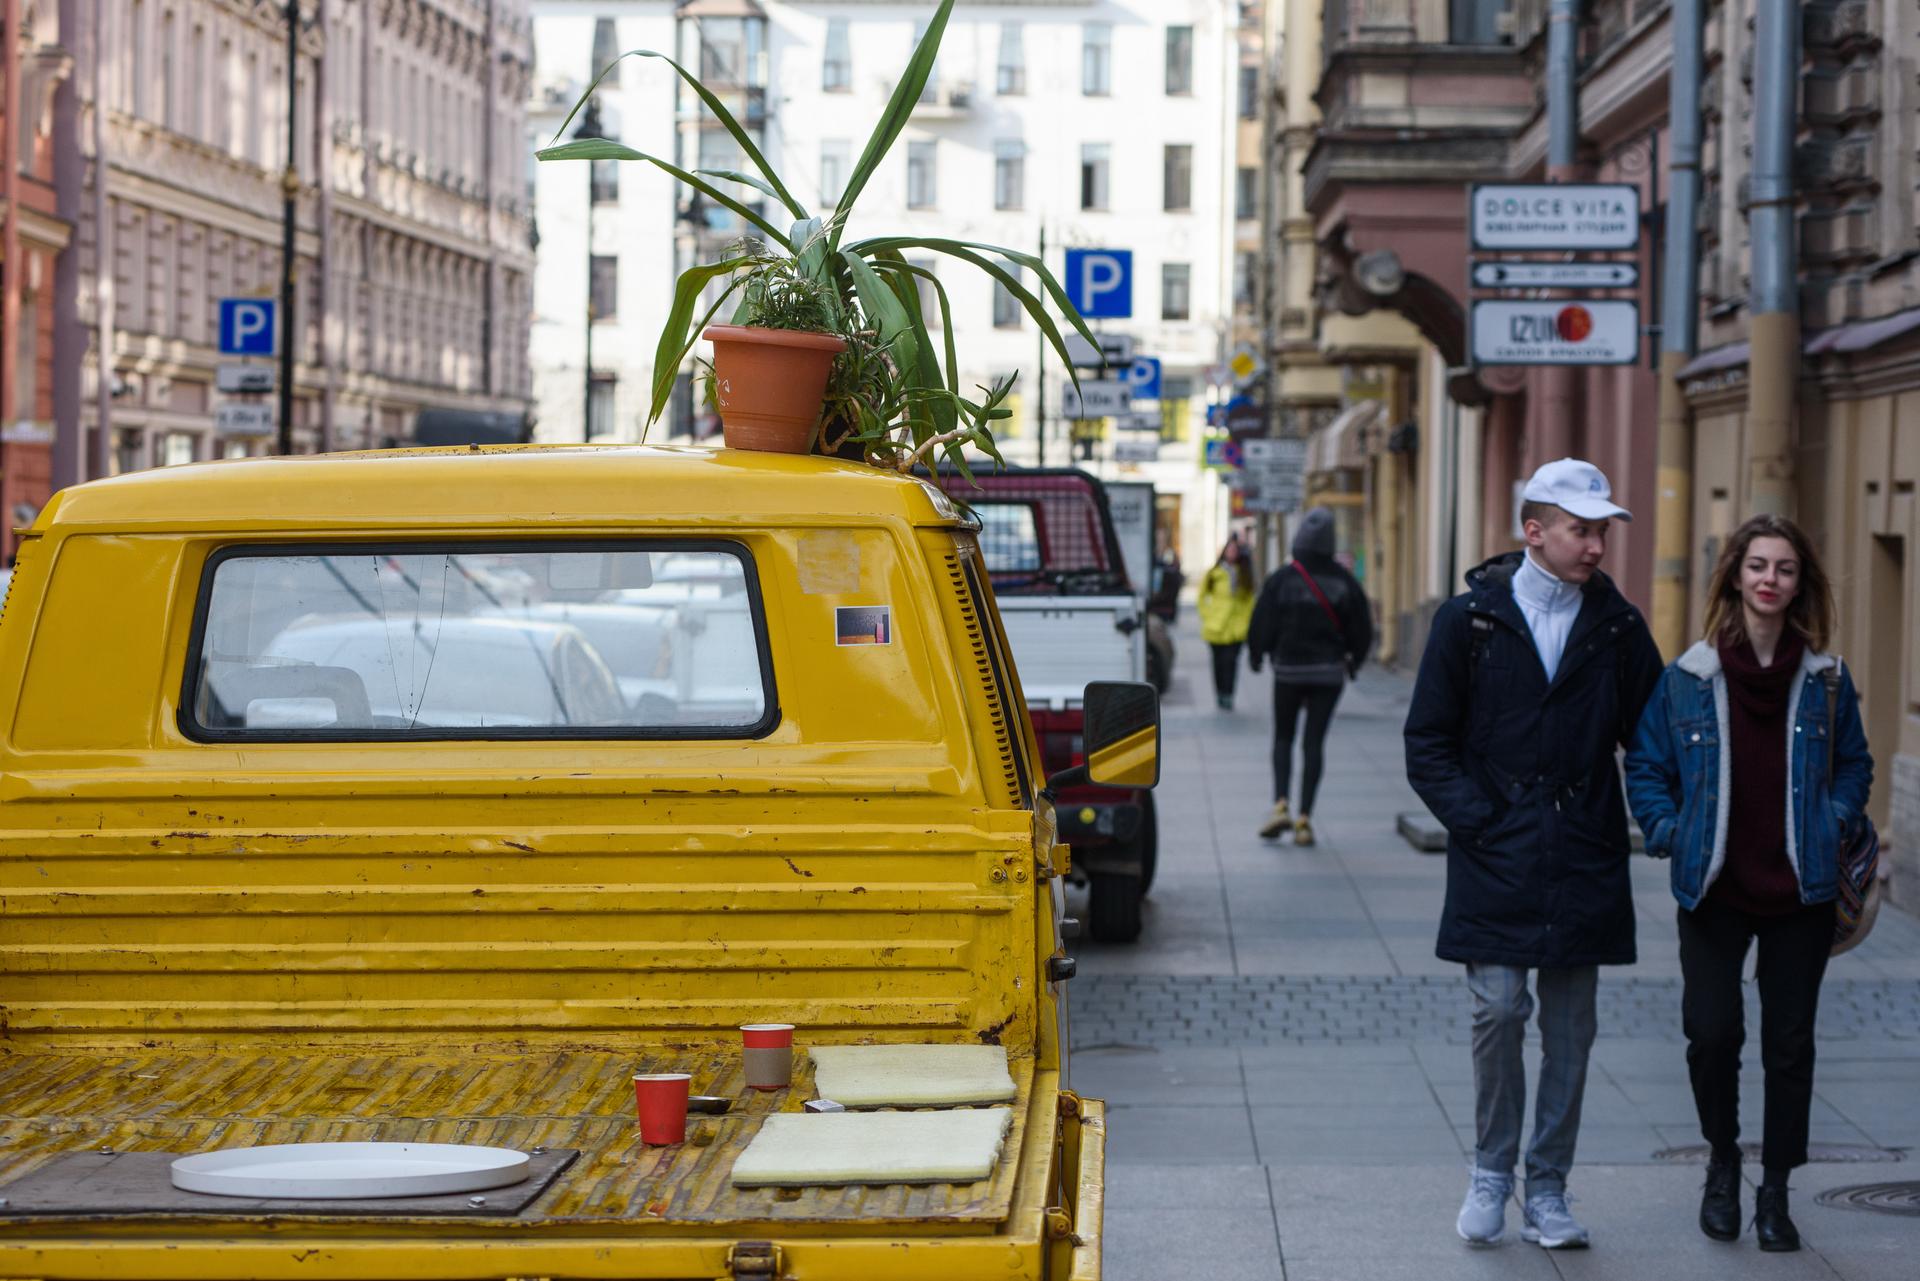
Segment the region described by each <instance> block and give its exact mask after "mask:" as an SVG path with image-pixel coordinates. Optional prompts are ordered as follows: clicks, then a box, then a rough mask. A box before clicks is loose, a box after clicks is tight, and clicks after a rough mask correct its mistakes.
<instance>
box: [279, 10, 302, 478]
mask: <svg viewBox="0 0 1920 1281" xmlns="http://www.w3.org/2000/svg"><path fill="white" fill-rule="evenodd" d="M299 75H300V0H287V163H286V167H285V168H284V170H282V172H281V174H280V452H281V453H283V454H291V453H292V452H293V343H294V337H293V336H294V332H295V330H294V314H293V307H294V297H293V280H294V260H293V232H294V227H293V219H294V214H295V212H296V209H297V207H298V204H299V196H300V171H299V168H298V164H299V161H298V153H297V151H296V150H295V148H296V147H297V145H298V143H299V140H300V129H299V116H300V97H299V92H298V90H299V83H300V80H299Z"/></svg>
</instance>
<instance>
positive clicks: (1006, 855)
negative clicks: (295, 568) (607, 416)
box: [0, 448, 1101, 1278]
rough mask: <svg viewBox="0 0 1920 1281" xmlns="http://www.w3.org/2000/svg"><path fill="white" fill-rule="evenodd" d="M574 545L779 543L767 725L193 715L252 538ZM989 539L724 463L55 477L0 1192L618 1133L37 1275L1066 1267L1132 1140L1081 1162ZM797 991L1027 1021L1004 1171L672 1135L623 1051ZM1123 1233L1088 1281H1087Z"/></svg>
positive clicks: (13, 731)
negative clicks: (374, 724) (808, 1180)
mask: <svg viewBox="0 0 1920 1281" xmlns="http://www.w3.org/2000/svg"><path fill="white" fill-rule="evenodd" d="M581 536H590V537H597V538H607V537H632V538H647V537H656V536H658V537H681V538H685V537H690V536H697V537H701V538H708V539H723V540H728V541H733V542H736V543H738V544H739V545H740V546H742V547H743V548H745V549H746V550H747V551H748V552H749V553H750V554H751V556H752V559H753V563H754V565H755V566H756V568H757V573H758V577H759V582H760V588H761V593H762V600H763V602H764V607H765V611H766V616H767V624H768V631H769V641H770V644H771V647H772V654H771V658H772V663H773V667H774V677H775V684H776V687H777V689H778V700H779V708H780V718H779V722H778V724H777V725H776V726H775V728H774V729H773V730H772V732H770V733H769V734H767V735H766V736H765V737H762V738H760V739H756V740H716V741H711V742H639V741H625V742H612V741H553V742H524V741H502V742H438V743H359V744H344V743H311V742H310V743H278V744H276V743H238V744H236V743H226V744H216V745H210V744H205V743H199V742H194V741H192V740H191V739H189V738H188V737H186V736H185V734H184V733H183V732H182V731H181V729H180V727H179V723H178V709H179V704H180V699H181V691H182V688H183V676H184V671H185V664H186V659H187V649H188V640H189V634H190V631H191V628H192V624H193V612H194V607H195V600H196V593H197V591H198V588H199V584H200V574H201V570H202V567H203V566H204V565H205V563H206V561H207V558H208V556H209V555H210V554H211V553H213V552H214V551H216V550H218V549H220V548H222V547H227V546H232V545H235V544H255V543H268V542H272V543H278V542H291V543H299V542H314V541H318V540H325V541H328V542H334V543H338V542H359V541H366V542H369V543H393V542H400V541H406V540H409V539H432V540H437V541H443V540H467V539H500V538H513V539H529V538H536V539H546V538H554V539H566V538H574V537H581ZM810 555H811V556H814V557H815V558H816V559H815V560H814V561H812V562H810V561H809V559H808V558H809V556H810ZM976 556H977V550H976V549H975V547H974V545H973V538H972V535H971V533H970V532H968V530H967V529H966V527H965V526H964V525H962V524H961V523H960V520H959V517H958V514H957V512H956V511H955V509H954V508H953V506H952V504H951V503H950V502H949V501H948V500H947V499H946V498H945V496H944V495H942V494H940V493H939V491H938V490H935V489H932V488H931V487H929V486H926V485H924V484H922V483H920V482H918V481H915V480H912V479H910V478H903V477H898V476H889V475H886V474H883V473H881V472H878V471H876V470H875V469H872V468H867V467H859V466H850V465H844V464H837V463H833V462H828V461H824V460H819V459H798V458H786V457H779V456H773V455H740V454H734V453H730V452H727V451H719V452H710V451H698V450H664V449H636V448H597V449H588V448H547V449H541V448H509V449H487V450H420V451H406V452H401V453H394V454H387V455H344V456H337V457H333V458H324V459H300V460H255V461H248V462H244V463H223V464H212V465H207V466H199V467H186V468H172V469H167V470H166V471H164V472H156V473H145V474H141V475H137V476H130V477H124V478H120V479H116V480H112V481H106V482H100V483H97V484H93V485H86V486H81V487H79V488H77V489H73V490H68V491H66V492H64V493H63V494H61V495H59V496H57V497H56V499H55V500H54V502H52V503H50V504H49V505H48V507H47V509H46V510H45V511H44V512H43V513H42V515H41V518H40V520H39V521H38V522H37V524H36V525H35V527H34V529H33V531H32V532H31V535H30V537H29V539H28V540H27V547H26V550H25V552H24V554H23V556H22V558H21V562H20V567H19V570H18V573H17V575H16V577H15V579H14V581H13V584H12V588H11V593H10V598H9V600H8V602H7V609H6V617H5V622H4V626H0V1019H3V1020H4V1024H3V1026H0V1178H11V1177H14V1176H15V1175H18V1174H20V1173H23V1172H26V1171H28V1170H31V1169H32V1168H35V1167H36V1166H37V1165H39V1164H41V1163H42V1162H44V1161H45V1160H47V1159H49V1158H50V1157H51V1156H53V1155H56V1154H58V1153H59V1152H62V1151H67V1150H74V1149H83V1148H88V1147H96V1146H99V1145H100V1144H102V1143H111V1144H113V1145H116V1146H119V1147H123V1148H125V1149H127V1150H134V1149H146V1150H180V1151H187V1150H195V1149H203V1148H207V1147H218V1146H232V1145H235V1144H236V1143H240V1142H285V1141H294V1140H296V1139H299V1138H319V1137H326V1138H412V1137H417V1138H421V1139H429V1138H432V1139H457V1140H459V1141H472V1142H499V1143H506V1144H510V1145H514V1146H531V1145H533V1144H542V1143H544V1144H546V1145H548V1146H570V1147H579V1148H581V1149H582V1150H583V1153H584V1155H583V1156H582V1158H581V1162H580V1164H578V1165H577V1166H576V1167H575V1168H574V1170H573V1171H571V1172H570V1173H569V1174H568V1175H567V1176H565V1177H563V1178H562V1179H561V1180H560V1182H559V1183H558V1184H556V1186H555V1187H554V1188H553V1189H550V1190H549V1191H548V1192H547V1193H546V1194H544V1195H543V1196H542V1198H541V1199H540V1200H539V1201H538V1202H536V1204H535V1206H534V1207H533V1209H531V1210H530V1211H528V1212H527V1213H526V1214H525V1215H522V1216H519V1217H517V1218H515V1219H511V1220H505V1221H498V1220H496V1221H485V1220H458V1221H451V1220H450V1221H443V1222H435V1221H428V1220H399V1221H396V1220H391V1219H382V1220H355V1219H352V1218H350V1217H347V1218H330V1219H324V1220H314V1219H305V1220H295V1219H280V1220H273V1221H268V1220H261V1219H248V1218H235V1219H231V1220H220V1221H217V1222H210V1221H202V1220H198V1219H175V1220H166V1221H163V1220H160V1219H156V1218H145V1219H142V1218H139V1217H138V1216H126V1217H116V1218H114V1219H112V1220H108V1221H101V1222H93V1223H88V1224H84V1225H81V1224H75V1223H66V1224H57V1223H53V1222H46V1223H41V1224H30V1223H21V1222H13V1223H11V1224H10V1225H9V1227H8V1231H7V1233H6V1234H4V1236H0V1277H14V1276H48V1277H52V1276H60V1277H67V1276H74V1277H79V1276H105V1277H132V1276H142V1277H176V1276H177V1277H201V1278H215V1277H227V1276H298V1277H323V1276H369V1275H379V1276H389V1277H396V1278H398V1277H443V1276H444V1277H454V1276H461V1277H466V1276H473V1275H495V1276H503V1277H504V1276H509V1275H526V1276H553V1277H562V1276H568V1277H571V1276H580V1277H587V1276H596V1277H597V1276H623V1277H624V1276H717V1275H720V1274H721V1273H722V1272H723V1271H724V1270H725V1258H726V1250H727V1248H728V1247H729V1246H730V1245H731V1244H732V1243H733V1242H735V1241H738V1240H742V1239H754V1238H756V1237H761V1238H771V1239H776V1240H778V1241H779V1242H780V1243H781V1244H782V1246H783V1249H784V1251H785V1256H784V1257H785V1258H786V1260H787V1261H788V1265H789V1268H790V1270H791V1271H792V1273H793V1275H795V1276H809V1277H828V1276H848V1277H882V1276H889V1277H890V1276H901V1275H908V1274H912V1275H928V1276H932V1275H941V1276H952V1277H968V1276H979V1277H986V1276H993V1277H996V1278H1006V1277H1023V1276H1029V1277H1039V1276H1042V1275H1045V1274H1046V1273H1047V1272H1048V1271H1049V1261H1048V1260H1049V1249H1048V1247H1047V1245H1046V1243H1045V1241H1044V1211H1045V1209H1046V1207H1047V1206H1048V1205H1053V1204H1058V1192H1057V1189H1059V1188H1061V1187H1062V1186H1077V1187H1078V1188H1079V1189H1080V1191H1079V1192H1078V1194H1077V1196H1078V1199H1079V1202H1080V1203H1081V1204H1082V1205H1083V1206H1087V1207H1088V1209H1087V1210H1084V1211H1082V1213H1083V1214H1085V1213H1093V1214H1095V1215H1096V1216H1097V1204H1098V1183H1099V1179H1100V1168H1101V1163H1100V1159H1099V1153H1100V1151H1101V1149H1100V1147H1099V1145H1098V1144H1093V1145H1089V1144H1088V1143H1087V1142H1086V1140H1085V1138H1084V1137H1082V1138H1081V1139H1080V1140H1079V1141H1078V1142H1077V1143H1076V1144H1075V1145H1074V1146H1073V1149H1072V1154H1071V1155H1072V1158H1073V1159H1072V1160H1071V1161H1070V1162H1069V1165H1068V1166H1067V1167H1063V1165H1062V1162H1063V1161H1068V1152H1067V1150H1066V1148H1065V1147H1064V1146H1063V1144H1062V1142H1061V1138H1062V1136H1063V1134H1064V1133H1065V1128H1066V1127H1065V1126H1064V1125H1063V1124H1062V1123H1060V1122H1059V1121H1058V1120H1057V1119H1056V1100H1057V1097H1058V1090H1057V1069H1058V1066H1059V1050H1058V1046H1057V1044H1056V1041H1055V1032H1054V1029H1055V1009H1054V1003H1053V1000H1052V997H1051V994H1050V993H1049V991H1048V989H1047V987H1046V985H1045V984H1044V983H1043V982H1042V981H1041V978H1040V975H1041V972H1042V971H1041V966H1042V965H1043V964H1044V961H1045V958H1046V957H1047V956H1048V955H1050V954H1051V952H1052V950H1053V935H1054V925H1053V921H1052V907H1051V902H1050V899H1049V889H1048V887H1047V885H1046V883H1045V881H1044V880H1043V879H1041V878H1039V877H1036V876H1034V875H1033V873H1034V871H1035V870H1036V869H1038V868H1042V867H1044V866H1046V865H1047V863H1048V859H1049V856H1051V855H1052V854H1053V853H1054V848H1053V845H1052V841H1053V836H1052V832H1053V827H1052V824H1051V821H1050V816H1045V815H1042V816H1036V815H1035V814H1034V813H1033V812H1032V811H1031V809H1030V808H1029V807H1028V806H1026V805H1025V804H1023V803H1022V802H1021V800H1020V798H1019V796H1018V795H1017V793H1018V790H1019V788H1018V785H1017V782H1016V775H1017V774H1018V773H1019V772H1021V771H1024V773H1025V777H1026V779H1027V786H1028V787H1029V788H1032V787H1037V785H1038V771H1039V760H1038V755H1037V752H1036V751H1035V750H1034V744H1033V741H1032V734H1031V727H1030V725H1028V723H1027V717H1026V712H1025V706H1024V702H1023V701H1022V700H1021V698H1020V695H1019V690H1018V681H1017V677H1016V676H1015V675H1014V673H1013V671H1012V667H1011V660H1010V656H1007V655H1005V654H1004V652H1003V651H1002V648H1001V641H1000V639H999V638H998V637H997V636H996V635H995V630H996V622H995V618H994V616H993V614H992V608H991V593H990V590H989V589H987V588H986V587H985V584H984V575H980V576H979V577H980V579H981V582H980V587H979V590H980V592H981V593H982V594H983V595H984V601H979V602H976V601H973V600H970V599H968V598H967V597H966V594H965V592H964V590H963V580H964V579H965V577H966V565H967V564H968V563H969V562H970V560H971V559H972V558H974V557H976ZM874 604H888V605H890V606H891V607H892V609H893V612H894V619H895V623H894V642H893V643H892V644H890V645H886V646H858V647H854V646H848V647H842V646H836V645H835V643H834V620H833V608H834V607H835V606H836V605H862V606H871V605H874ZM982 605H984V610H982V608H981V606H982ZM996 664H997V665H998V668H999V670H1000V682H1001V688H1000V689H999V691H998V692H997V693H996V691H995V689H994V688H993V683H992V681H993V678H992V675H991V672H992V670H993V669H994V668H995V666H996ZM1037 840H1038V841H1039V843H1038V844H1036V841H1037ZM1063 862H1064V860H1056V864H1055V865H1056V866H1058V865H1060V864H1061V863H1063ZM774 1018H778V1019H780V1020H783V1021H789V1022H793V1023H796V1024H799V1025H800V1026H801V1028H802V1044H807V1043H814V1044H824V1043H835V1042H839V1043H844V1042H854V1041H889V1040H933V1041H952V1042H962V1043H979V1042H981V1041H988V1040H991V1041H997V1042H998V1043H1000V1044H1004V1045H1006V1046H1007V1047H1008V1050H1009V1054H1010V1056H1011V1059H1012V1061H1013V1064H1014V1068H1015V1077H1016V1080H1018V1081H1019V1082H1020V1088H1021V1110H1020V1122H1019V1126H1018V1129H1017V1131H1016V1135H1015V1140H1016V1141H1014V1142H1011V1143H1010V1144H1009V1146H1008V1151H1007V1155H1006V1156H1005V1158H1004V1159H1003V1162H1002V1165H1001V1167H1000V1169H999V1170H998V1171H996V1173H995V1175H994V1177H993V1178H992V1179H990V1180H988V1181H986V1182H985V1183H983V1184H979V1185H975V1186H973V1187H971V1188H964V1187H963V1188H934V1189H928V1188H917V1189H904V1188H894V1189H870V1190H865V1191H860V1190H852V1191H821V1192H810V1193H806V1194H803V1195H802V1197H800V1198H799V1199H794V1200H782V1199H779V1198H780V1194H777V1193H774V1192H772V1191H764V1192H736V1191H734V1190H733V1189H731V1188H730V1186H728V1185H727V1184H726V1180H725V1173H726V1170H727V1168H728V1167H729V1166H730V1162H729V1161H728V1160H727V1157H728V1155H729V1154H730V1153H731V1152H733V1151H735V1150H736V1148H737V1146H738V1142H740V1141H743V1139H744V1136H745V1134H746V1124H747V1118H750V1116H751V1115H752V1114H753V1112H754V1111H756V1110H760V1109H764V1108H766V1107H793V1108H797V1107H798V1106H799V1101H800V1099H801V1098H802V1097H803V1093H802V1090H801V1085H800V1084H797V1085H796V1089H795V1091H794V1092H793V1093H792V1094H790V1095H780V1096H777V1097H749V1098H748V1100H747V1103H746V1105H745V1106H746V1107H747V1109H748V1111H747V1112H746V1113H745V1114H742V1115H736V1116H734V1117H731V1118H727V1119H724V1120H721V1121H716V1122H696V1128H699V1127H700V1126H710V1127H711V1128H712V1129H713V1130H714V1132H715V1136H716V1141H715V1142H713V1143H711V1144H708V1145H706V1146H697V1147H693V1146H690V1147H688V1148H685V1149H680V1150H677V1151H675V1152H671V1153H650V1152H648V1151H646V1150H645V1149H641V1148H639V1147H638V1145H637V1144H636V1142H635V1140H634V1135H633V1132H632V1128H631V1125H630V1118H631V1087H630V1084H629V1077H630V1076H631V1074H632V1073H633V1072H634V1071H636V1070H641V1069H643V1068H647V1067H652V1068H656V1069H657V1068H659V1067H661V1066H664V1065H668V1064H680V1065H685V1066H687V1067H690V1068H691V1069H692V1070H693V1071H694V1072H695V1074H696V1080H695V1083H694V1084H695V1088H696V1089H714V1090H718V1091H719V1092H725V1093H733V1092H735V1088H736V1086H737V1082H736V1081H735V1080H734V1077H733V1075H732V1074H733V1073H734V1072H735V1071H736V1070H737V1059H736V1057H735V1056H733V1055H732V1053H731V1050H730V1048H729V1047H730V1046H732V1045H733V1044H734V1042H735V1037H736V1034H735V1033H734V1031H733V1029H734V1028H735V1027H736V1025H737V1024H739V1023H742V1022H748V1021H756V1020H764V1019H774ZM808 1079H809V1078H807V1077H806V1076H805V1074H804V1072H803V1075H802V1078H801V1081H802V1083H804V1082H805V1081H806V1080H808ZM1087 1115H1091V1114H1090V1113H1089V1114H1087ZM1084 1122H1085V1117H1082V1118H1081V1119H1079V1120H1076V1121H1075V1122H1074V1125H1075V1127H1076V1128H1078V1127H1081V1126H1083V1125H1084ZM1079 1132H1080V1133H1081V1134H1082V1135H1083V1136H1084V1130H1079ZM1089 1157H1091V1159H1092V1163H1091V1165H1089V1164H1088V1161H1089ZM1089 1188H1091V1193H1090V1192H1089ZM1084 1228H1085V1223H1084V1222H1083V1221H1082V1222H1076V1231H1077V1232H1080V1233H1081V1234H1082V1235H1084ZM1086 1257H1087V1256H1086V1255H1085V1253H1084V1251H1082V1250H1080V1249H1078V1248H1076V1250H1075V1253H1074V1255H1073V1258H1072V1261H1071V1267H1072V1269H1073V1275H1075V1276H1091V1275H1095V1274H1097V1257H1098V1256H1097V1248H1096V1249H1095V1251H1094V1253H1093V1256H1092V1258H1093V1259H1094V1263H1093V1264H1092V1267H1093V1269H1094V1271H1092V1272H1089V1271H1087V1267H1088V1265H1087V1263H1086Z"/></svg>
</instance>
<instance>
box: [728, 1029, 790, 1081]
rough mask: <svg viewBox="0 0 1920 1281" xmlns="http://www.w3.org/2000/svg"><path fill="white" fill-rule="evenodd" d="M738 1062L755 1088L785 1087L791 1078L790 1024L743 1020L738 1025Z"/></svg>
mask: <svg viewBox="0 0 1920 1281" xmlns="http://www.w3.org/2000/svg"><path fill="white" fill-rule="evenodd" d="M740 1041H741V1053H740V1059H741V1066H742V1068H744V1069H745V1071H746V1077H747V1084H748V1085H749V1086H750V1087H752V1088H753V1089H756V1090H784V1089H786V1088H787V1086H788V1085H790V1084H791V1083H792V1082H793V1024H791V1023H745V1024H742V1025H741V1027H740Z"/></svg>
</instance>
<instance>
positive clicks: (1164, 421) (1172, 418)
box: [1160, 377, 1193, 440]
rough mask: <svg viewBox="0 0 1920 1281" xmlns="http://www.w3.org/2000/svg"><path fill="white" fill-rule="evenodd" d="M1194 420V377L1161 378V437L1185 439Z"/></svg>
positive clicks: (1164, 438) (1163, 438)
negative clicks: (1189, 425)
mask: <svg viewBox="0 0 1920 1281" xmlns="http://www.w3.org/2000/svg"><path fill="white" fill-rule="evenodd" d="M1192 421H1193V379H1191V378H1176V377H1167V378H1163V379H1161V380H1160V439H1162V440H1185V439H1186V438H1187V425H1188V424H1189V423H1191V422H1192Z"/></svg>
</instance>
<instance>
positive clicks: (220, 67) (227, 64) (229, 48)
mask: <svg viewBox="0 0 1920 1281" xmlns="http://www.w3.org/2000/svg"><path fill="white" fill-rule="evenodd" d="M233 70H234V67H233V41H232V40H230V39H229V40H222V41H221V42H220V61H219V62H218V63H216V64H214V77H215V79H214V83H215V84H226V83H227V77H228V76H230V75H232V74H233ZM244 101H245V99H244V98H242V97H241V96H240V95H239V94H235V95H233V97H232V98H226V96H225V95H223V94H216V95H215V97H214V107H213V145H214V146H216V147H218V148H219V149H220V150H221V151H224V152H231V151H232V150H233V114H234V112H235V111H236V110H238V109H239V108H240V105H241V103H243V102H244Z"/></svg>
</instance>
